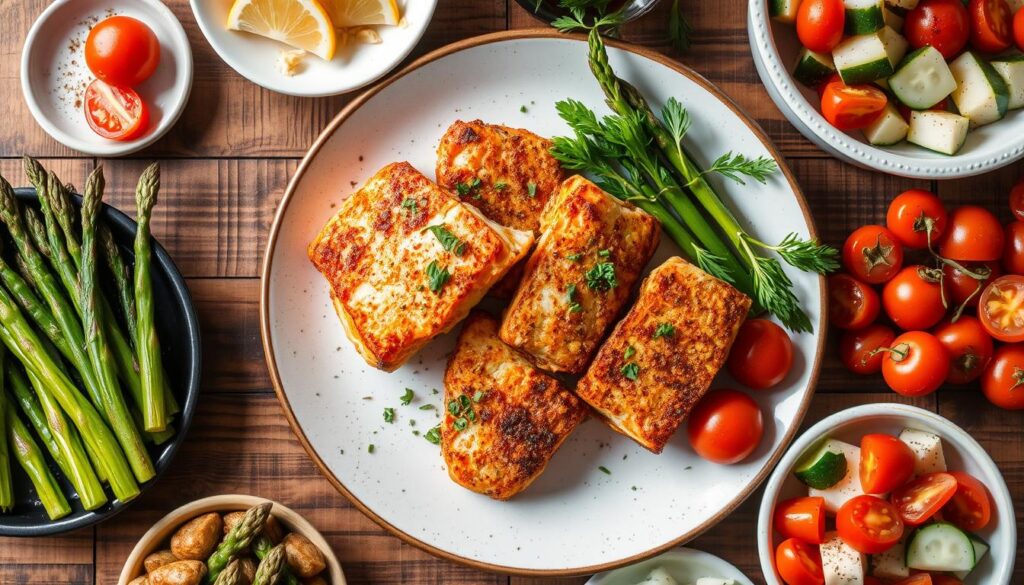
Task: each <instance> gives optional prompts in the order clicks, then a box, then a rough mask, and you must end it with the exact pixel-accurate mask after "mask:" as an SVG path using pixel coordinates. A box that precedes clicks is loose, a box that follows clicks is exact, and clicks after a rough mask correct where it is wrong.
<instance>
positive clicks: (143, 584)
mask: <svg viewBox="0 0 1024 585" xmlns="http://www.w3.org/2000/svg"><path fill="white" fill-rule="evenodd" d="M128 585H149V579H148V578H147V577H146V576H145V575H142V576H140V577H136V578H134V579H132V580H131V581H129V582H128Z"/></svg>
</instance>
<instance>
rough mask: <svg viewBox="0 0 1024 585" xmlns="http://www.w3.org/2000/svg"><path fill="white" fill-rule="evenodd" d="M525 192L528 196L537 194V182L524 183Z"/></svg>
mask: <svg viewBox="0 0 1024 585" xmlns="http://www.w3.org/2000/svg"><path fill="white" fill-rule="evenodd" d="M526 193H527V195H529V196H530V197H536V196H537V183H527V184H526Z"/></svg>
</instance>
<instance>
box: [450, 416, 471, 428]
mask: <svg viewBox="0 0 1024 585" xmlns="http://www.w3.org/2000/svg"><path fill="white" fill-rule="evenodd" d="M468 425H469V421H468V420H466V419H465V418H464V417H461V416H460V417H459V418H457V419H455V420H454V421H453V422H452V427H453V428H454V429H455V430H456V431H464V430H466V427H467V426H468Z"/></svg>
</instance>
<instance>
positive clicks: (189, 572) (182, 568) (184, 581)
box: [147, 514, 220, 585]
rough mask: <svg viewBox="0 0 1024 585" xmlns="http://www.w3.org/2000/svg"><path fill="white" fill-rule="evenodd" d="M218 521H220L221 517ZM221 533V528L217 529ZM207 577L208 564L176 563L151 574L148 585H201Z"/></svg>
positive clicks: (198, 562)
mask: <svg viewBox="0 0 1024 585" xmlns="http://www.w3.org/2000/svg"><path fill="white" fill-rule="evenodd" d="M214 515H215V516H217V521H218V522H219V521H220V516H219V515H217V514H214ZM217 531H218V532H219V531H220V526H218V527H217ZM205 576H206V563H204V562H203V561H194V560H190V561H175V562H173V563H170V564H167V565H164V566H162V567H160V568H158V569H157V570H155V571H153V572H152V573H150V574H149V576H148V577H147V579H148V580H149V583H148V585H200V584H201V583H202V582H203V577H205Z"/></svg>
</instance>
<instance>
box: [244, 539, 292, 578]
mask: <svg viewBox="0 0 1024 585" xmlns="http://www.w3.org/2000/svg"><path fill="white" fill-rule="evenodd" d="M273 548H274V543H273V542H270V538H269V537H268V536H267V535H266V534H261V535H259V536H257V537H256V540H254V541H253V543H252V552H253V554H254V555H256V558H257V559H259V560H261V561H262V560H263V559H264V558H265V557H266V556H267V555H268V554H270V551H271V549H273ZM280 585H299V580H298V579H296V578H295V575H294V574H292V571H291V569H290V568H289V567H288V563H285V567H284V570H283V571H281V579H280Z"/></svg>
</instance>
